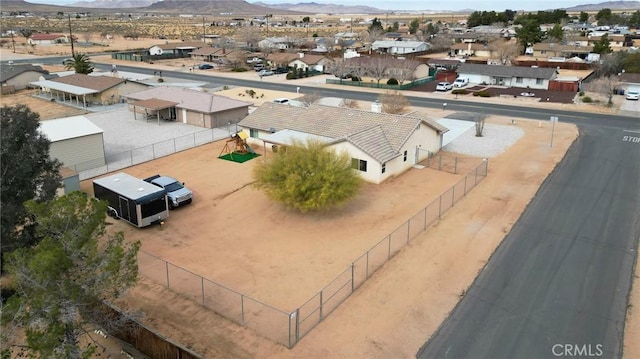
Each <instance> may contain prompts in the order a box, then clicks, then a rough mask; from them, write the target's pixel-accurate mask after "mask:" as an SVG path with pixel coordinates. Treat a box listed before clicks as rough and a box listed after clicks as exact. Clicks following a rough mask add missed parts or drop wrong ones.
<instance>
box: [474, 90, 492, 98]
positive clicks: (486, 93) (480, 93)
mask: <svg viewBox="0 0 640 359" xmlns="http://www.w3.org/2000/svg"><path fill="white" fill-rule="evenodd" d="M473 96H480V97H491V94H490V93H489V91H487V90H480V91H476V92H474V93H473Z"/></svg>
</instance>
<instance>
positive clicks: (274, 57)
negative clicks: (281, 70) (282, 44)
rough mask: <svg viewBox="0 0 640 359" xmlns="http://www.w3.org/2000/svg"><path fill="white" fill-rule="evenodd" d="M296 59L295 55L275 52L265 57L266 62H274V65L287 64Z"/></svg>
mask: <svg viewBox="0 0 640 359" xmlns="http://www.w3.org/2000/svg"><path fill="white" fill-rule="evenodd" d="M297 58H298V55H297V54H292V53H287V52H275V53H272V54H269V55H267V61H271V62H275V63H287V64H288V63H289V62H291V61H293V60H295V59H297Z"/></svg>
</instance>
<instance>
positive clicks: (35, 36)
mask: <svg viewBox="0 0 640 359" xmlns="http://www.w3.org/2000/svg"><path fill="white" fill-rule="evenodd" d="M61 37H66V36H65V35H61V34H33V35H31V40H55V39H59V38H61Z"/></svg>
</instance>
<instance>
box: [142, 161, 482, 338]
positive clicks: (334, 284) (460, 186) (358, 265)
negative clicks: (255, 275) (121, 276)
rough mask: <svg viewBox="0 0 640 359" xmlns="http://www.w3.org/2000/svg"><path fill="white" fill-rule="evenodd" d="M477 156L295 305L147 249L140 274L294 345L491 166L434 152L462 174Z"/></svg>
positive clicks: (447, 167)
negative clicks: (284, 305)
mask: <svg viewBox="0 0 640 359" xmlns="http://www.w3.org/2000/svg"><path fill="white" fill-rule="evenodd" d="M474 161H475V165H474V167H472V169H471V170H470V171H469V172H467V175H465V176H464V178H462V179H461V180H459V181H458V182H457V183H456V184H454V185H453V186H452V187H450V188H449V189H448V190H446V191H445V192H444V193H442V194H441V195H440V196H439V197H437V198H436V199H435V200H433V201H432V202H430V203H429V204H427V205H426V206H425V207H424V208H423V209H421V210H420V211H418V212H417V213H415V214H414V215H413V216H411V217H410V218H409V219H408V220H407V221H405V222H404V223H402V224H401V225H400V226H399V227H397V228H396V229H395V230H394V231H392V232H391V233H389V234H388V235H387V236H385V237H384V238H382V239H381V240H380V241H378V242H377V243H376V244H375V245H374V246H372V247H371V248H369V249H368V250H367V251H365V252H364V253H363V254H362V255H360V256H359V257H357V258H355V259H354V260H353V261H352V262H351V264H350V265H348V266H347V267H346V268H344V270H342V272H340V273H339V274H338V275H337V276H336V277H335V278H334V279H333V280H331V281H330V282H329V283H328V284H327V285H325V286H324V287H323V288H321V289H320V290H318V291H317V292H316V293H315V294H314V295H312V296H311V297H310V298H309V299H308V300H306V301H305V302H304V303H303V304H302V305H299V306H297V307H296V308H295V309H293V310H282V309H279V308H276V307H275V306H272V305H269V304H267V303H264V302H262V301H260V300H258V299H256V298H253V297H250V296H247V295H245V294H243V293H240V292H238V291H236V290H234V289H231V288H228V287H226V286H224V285H222V284H219V283H216V282H214V281H211V280H209V279H207V278H204V277H203V276H201V275H199V274H197V273H193V272H191V271H190V270H188V269H186V268H183V267H180V266H177V265H174V264H172V263H170V262H168V261H166V260H164V259H162V258H159V257H157V256H155V255H153V254H151V253H147V252H144V251H140V252H139V254H138V265H139V272H140V275H142V276H144V277H146V278H148V279H150V280H152V281H154V282H157V283H159V284H161V285H163V286H165V287H166V288H168V289H171V290H173V291H175V292H176V293H180V294H182V295H185V296H187V297H189V298H191V299H193V300H194V301H196V302H197V303H199V304H201V305H202V306H204V307H206V308H208V309H211V310H212V311H214V312H216V313H218V314H219V315H221V316H223V317H224V318H226V319H228V320H231V321H233V322H235V323H237V324H240V325H242V326H245V327H247V328H250V329H252V330H254V331H256V332H257V333H258V334H259V335H261V336H263V337H265V338H268V339H270V340H272V341H274V342H276V343H279V344H282V345H284V346H286V347H287V348H292V347H293V346H294V345H295V344H296V343H298V342H299V341H300V340H301V339H302V338H303V337H304V336H305V335H306V334H308V333H309V332H310V331H311V330H312V329H313V328H314V327H315V326H316V325H317V324H318V323H320V322H321V321H322V320H323V319H324V318H326V317H327V316H328V315H329V314H331V313H332V312H333V311H334V310H335V309H336V308H337V307H338V306H339V305H340V304H341V303H342V302H344V301H345V300H346V299H347V298H348V297H349V296H350V295H351V294H352V293H353V292H354V291H355V290H356V289H357V288H359V287H360V286H361V285H362V284H363V283H364V282H365V281H366V280H367V279H369V278H370V277H371V276H372V275H373V274H374V273H375V272H376V271H377V270H378V269H380V268H381V267H382V266H383V265H384V264H385V263H386V262H388V261H389V260H390V259H391V258H392V257H393V256H394V255H396V254H397V253H398V252H400V251H401V250H402V248H404V247H405V246H406V245H408V244H409V243H411V241H412V240H413V239H415V238H416V237H417V236H418V235H420V234H421V233H422V232H424V231H426V230H427V228H429V226H431V225H432V224H433V223H434V222H436V221H438V220H439V219H440V218H441V217H442V215H443V214H444V213H446V212H447V211H448V210H449V209H451V208H452V207H453V206H454V205H455V204H456V203H458V202H459V201H460V200H461V199H462V198H463V197H464V196H465V195H466V194H467V193H469V191H471V190H472V189H473V188H475V187H476V186H477V185H478V184H479V183H480V182H481V181H482V180H483V179H484V178H485V177H486V176H487V171H488V161H487V160H482V161H481V163H480V164H477V163H478V162H477V161H478V159H469V158H456V157H447V156H444V157H443V156H440V158H438V156H436V157H433V158H431V159H430V160H429V161H428V162H427V165H428V166H429V167H431V166H435V167H433V168H439V169H441V170H443V171H447V172H451V173H460V172H459V171H461V170H462V169H464V168H469V167H468V166H469V164H470V163H474Z"/></svg>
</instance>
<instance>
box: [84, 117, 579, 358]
mask: <svg viewBox="0 0 640 359" xmlns="http://www.w3.org/2000/svg"><path fill="white" fill-rule="evenodd" d="M491 122H494V123H499V124H506V123H507V122H508V119H506V118H499V117H494V118H492V119H491ZM517 125H518V126H521V127H522V128H523V129H524V130H525V133H526V134H525V136H524V137H523V138H522V139H521V140H520V141H518V142H517V143H516V144H515V145H514V146H513V147H512V148H511V149H510V150H509V151H507V152H505V153H503V154H501V155H499V156H498V157H496V158H495V159H491V160H490V166H489V177H487V178H486V179H485V180H484V181H483V182H482V183H481V184H480V186H479V187H478V188H476V189H474V190H473V191H472V192H470V194H469V195H468V197H467V198H466V199H463V200H462V201H461V202H460V203H459V204H457V205H456V207H454V209H453V210H452V211H450V212H448V213H447V214H446V215H445V216H444V218H443V220H442V221H440V222H439V223H437V224H436V225H434V226H433V227H432V228H431V229H430V230H429V231H428V232H426V233H425V234H424V235H421V236H419V237H418V238H417V239H416V240H413V241H412V243H411V244H410V245H409V246H408V247H407V248H405V249H404V250H403V251H402V252H401V253H400V254H399V255H398V256H396V257H395V258H393V259H392V260H391V262H389V263H387V264H386V265H385V266H384V267H383V269H382V270H381V271H379V272H378V273H376V274H375V275H374V276H373V277H372V278H371V279H370V280H369V281H368V282H366V283H365V284H364V285H363V286H362V287H361V288H360V289H359V290H357V291H356V292H355V293H354V294H353V295H352V296H351V297H350V298H349V299H347V300H346V302H345V303H343V304H342V305H341V306H340V307H338V308H337V309H336V310H335V312H334V313H333V314H332V315H331V316H329V317H328V318H326V319H325V320H324V321H323V322H322V323H320V324H319V325H318V326H317V327H316V328H315V329H313V330H312V331H311V332H310V333H309V334H308V335H307V336H306V337H305V338H303V339H302V340H301V342H299V343H298V344H297V345H296V346H295V347H294V348H293V349H292V350H287V349H285V348H284V347H282V346H280V345H277V344H274V343H273V342H271V341H268V340H266V339H264V338H261V337H259V336H257V335H255V334H254V333H253V332H252V331H251V330H248V329H245V328H242V327H240V326H238V325H236V324H233V323H231V322H229V321H227V320H224V319H222V318H220V317H219V316H217V315H216V314H214V313H212V312H211V311H208V310H206V309H204V308H203V307H201V306H200V305H199V304H197V303H195V302H193V301H191V300H189V299H186V298H184V297H183V296H180V295H176V294H174V293H171V292H170V291H167V290H166V289H164V288H162V286H160V285H158V284H156V283H153V282H151V281H149V280H143V281H142V282H141V283H140V284H139V285H138V287H137V288H135V289H134V290H133V291H132V292H131V295H129V296H128V298H127V303H126V305H127V306H130V307H132V308H137V309H140V310H142V311H143V312H144V313H145V315H146V318H145V319H144V320H143V321H144V322H145V323H147V324H149V325H150V326H152V327H154V328H157V329H158V330H159V331H160V332H161V333H163V334H164V335H167V336H168V337H170V338H173V339H174V340H176V341H177V342H180V343H182V344H184V345H186V346H187V347H189V348H192V349H193V350H195V351H196V352H199V353H201V354H203V355H204V356H205V357H229V358H231V357H246V358H249V357H274V358H275V357H309V358H311V357H332V358H346V357H372V358H388V357H409V356H413V355H415V353H416V352H417V350H418V349H419V347H420V346H421V345H422V344H423V343H424V341H425V340H426V339H428V337H429V336H430V334H431V333H432V332H433V331H434V330H435V329H436V328H437V326H438V325H439V324H440V322H441V321H442V320H443V319H444V318H445V317H446V315H447V313H448V312H449V311H450V310H451V309H452V308H453V307H454V305H455V304H456V303H457V301H458V300H459V295H460V293H461V292H462V291H463V290H464V289H465V288H467V287H468V286H469V285H470V283H471V282H472V280H473V279H474V278H475V276H476V275H477V273H478V271H479V270H481V268H482V267H483V265H484V263H486V260H487V259H488V257H489V256H490V254H491V253H492V252H493V250H494V249H495V248H496V246H497V245H498V244H499V243H500V241H501V240H502V238H503V237H504V236H505V235H506V233H507V232H508V231H509V229H510V228H511V225H512V224H513V223H514V222H515V221H516V220H517V218H518V217H519V215H520V213H521V212H522V210H523V209H524V208H525V206H526V204H527V203H528V202H529V201H530V199H531V198H532V196H533V195H534V194H535V192H536V190H537V188H538V186H539V185H540V183H541V182H542V181H543V180H544V178H546V176H547V174H548V173H549V172H550V171H551V170H552V169H553V167H554V165H555V164H556V163H557V162H558V161H559V160H560V159H561V158H562V156H563V155H564V153H565V151H566V149H567V148H568V146H569V145H570V144H571V142H572V141H573V140H574V139H575V137H576V136H577V130H576V128H575V127H574V126H572V125H568V124H561V125H560V126H558V127H556V139H557V141H556V140H554V141H555V142H554V147H553V148H550V147H549V138H550V137H549V135H550V134H549V128H538V125H537V122H530V121H526V120H521V121H518V124H517ZM216 146H220V144H219V143H217V144H212V145H207V146H204V147H200V148H197V149H194V150H189V151H186V152H183V153H180V154H176V155H173V156H170V157H166V158H163V159H160V160H157V161H153V162H149V163H146V164H143V165H140V166H136V167H133V168H130V169H129V170H127V172H129V173H132V174H134V175H147V174H149V173H151V174H153V173H155V172H162V171H166V170H169V169H170V171H171V174H174V175H176V176H178V175H179V174H182V173H184V174H185V176H187V177H182V178H181V179H183V180H185V181H186V182H187V185H188V186H190V187H191V188H192V189H193V190H194V194H195V198H196V199H195V201H194V203H193V204H191V205H190V206H188V207H185V208H182V209H178V210H176V211H174V212H172V214H171V217H170V218H169V220H168V221H167V224H166V225H165V227H163V228H160V227H152V228H150V229H146V230H142V231H140V230H135V229H133V228H131V227H129V226H127V225H125V224H124V223H121V222H118V223H116V224H115V225H114V228H115V229H118V230H123V231H125V235H126V236H127V237H128V238H131V239H134V238H135V239H140V240H141V241H142V242H143V250H145V251H149V252H152V253H155V254H158V255H160V256H162V257H164V258H167V259H170V260H171V261H172V262H176V263H177V264H180V265H184V266H187V267H188V268H190V269H192V270H193V271H194V272H197V273H202V274H205V275H206V276H207V277H209V278H212V279H217V280H219V281H220V282H223V283H224V284H226V285H228V286H229V287H231V288H233V289H235V290H238V291H241V292H246V293H248V294H250V295H253V296H256V297H257V298H258V299H260V300H263V301H265V302H267V303H269V304H272V305H275V306H276V307H282V308H283V309H286V310H289V309H293V307H292V306H296V305H301V304H302V303H303V302H304V301H305V300H306V299H308V298H309V297H310V296H311V295H312V294H314V293H315V292H316V291H318V290H319V289H320V288H321V287H322V286H323V285H324V284H326V283H327V282H328V281H329V280H331V279H332V278H334V277H335V276H336V275H337V274H339V273H340V272H341V271H342V270H344V269H345V268H346V267H348V265H349V263H350V261H352V260H354V259H355V258H356V257H357V256H359V255H360V254H361V253H362V252H363V251H364V250H366V249H367V248H368V247H371V246H372V245H373V244H375V242H377V241H378V240H380V239H381V238H383V237H384V236H385V235H386V234H387V233H389V232H390V231H391V230H393V229H394V228H395V227H396V226H398V225H399V224H401V223H402V222H404V221H405V220H406V219H407V218H409V217H410V216H412V215H413V214H414V213H416V212H417V211H418V210H420V209H421V208H423V207H424V206H425V205H426V204H428V203H429V202H430V201H431V200H432V199H433V198H435V197H436V196H437V195H438V194H440V193H441V192H443V191H444V190H445V189H446V188H447V187H449V186H450V185H451V184H453V183H454V181H457V180H459V178H461V177H460V176H459V175H453V174H449V173H443V172H439V171H435V170H431V169H423V170H417V169H412V170H410V171H409V172H407V173H405V174H403V175H402V176H399V177H397V178H395V179H393V180H391V181H389V182H388V183H385V184H383V185H381V186H373V185H367V186H366V187H365V189H364V191H363V193H362V194H361V195H360V196H359V197H358V198H356V200H355V201H354V202H353V203H351V204H350V205H348V206H347V207H345V208H343V209H341V210H339V211H337V212H336V213H333V214H331V215H324V216H322V215H312V216H301V215H298V214H295V213H291V212H288V211H286V210H284V209H282V208H280V207H279V206H278V205H275V204H273V203H271V202H270V201H269V200H267V199H266V198H264V196H263V195H262V194H261V193H259V192H257V191H255V190H254V189H252V188H251V187H250V186H245V185H246V184H247V183H249V182H250V181H251V179H250V166H251V162H247V163H245V164H242V165H238V164H235V163H231V162H229V163H224V162H220V161H222V160H218V159H216V157H217V155H218V154H219V152H218V150H217V148H216ZM181 155H184V156H188V157H189V159H190V161H182V159H181V157H179V156H181ZM190 162H193V163H194V164H192V165H190V164H188V163H190ZM190 166H194V168H190ZM82 186H83V189H85V190H88V189H89V183H87V182H85V183H83V184H82ZM233 189H237V190H233ZM204 193H208V195H204ZM247 223H251V225H247ZM174 230H178V231H179V232H172V231H174ZM170 233H173V234H170ZM203 233H206V234H205V235H203ZM157 298H163V300H162V301H160V302H159V301H157ZM154 299H155V300H154ZM177 313H180V314H177ZM205 328H206V330H205Z"/></svg>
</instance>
